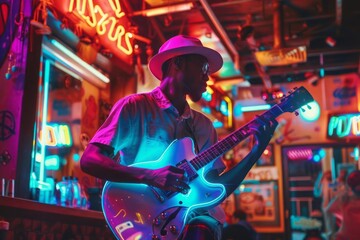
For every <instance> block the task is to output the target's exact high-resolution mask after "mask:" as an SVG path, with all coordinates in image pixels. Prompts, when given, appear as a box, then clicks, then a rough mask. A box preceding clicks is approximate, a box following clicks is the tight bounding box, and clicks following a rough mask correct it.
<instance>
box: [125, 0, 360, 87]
mask: <svg viewBox="0 0 360 240" xmlns="http://www.w3.org/2000/svg"><path fill="white" fill-rule="evenodd" d="M123 4H124V8H126V10H127V11H128V13H129V16H130V19H131V21H132V22H133V23H134V25H135V26H137V35H138V36H139V37H138V38H137V39H138V40H137V43H138V44H139V45H140V46H142V45H144V46H146V45H149V43H150V45H151V47H152V49H153V50H154V52H157V50H158V48H159V47H160V45H161V44H162V43H163V42H164V41H165V40H166V39H168V38H170V37H172V36H174V35H177V34H186V35H192V36H196V37H199V38H200V39H201V40H202V41H203V42H204V43H205V44H206V45H207V46H210V47H212V48H215V49H216V50H218V51H219V52H220V53H221V54H222V55H223V58H224V61H225V64H224V67H223V69H222V71H221V72H219V73H218V74H215V75H214V76H213V77H214V79H215V82H216V83H220V84H221V85H223V86H230V87H233V86H237V85H241V84H243V83H247V84H249V85H251V86H255V85H259V86H264V87H265V88H271V87H272V86H273V85H274V84H279V83H285V82H294V81H304V80H305V79H308V78H309V77H312V76H317V77H321V76H324V75H333V74H341V73H346V72H359V65H360V64H359V58H360V24H359V23H360V8H359V7H357V6H358V5H359V4H358V3H357V0H346V1H342V0H328V1H327V0H282V1H280V0H196V1H186V0H127V1H126V2H124V3H123ZM179 4H190V5H191V6H192V7H191V9H190V10H186V11H179V12H174V11H173V9H174V8H175V5H179ZM164 6H165V7H166V9H165V10H166V11H165V13H164V14H161V15H156V16H146V14H148V13H149V10H150V9H153V8H159V7H164ZM296 51H297V52H296ZM144 52H145V51H144ZM259 52H262V53H260V54H263V55H264V56H265V57H266V58H267V59H266V60H267V61H268V62H267V65H261V64H260V63H261V62H259V58H257V57H256V55H257V54H259ZM289 54H290V55H289ZM144 55H145V53H144ZM284 56H285V57H284ZM280 57H281V58H282V61H280V62H279V61H278V60H279V58H280ZM146 59H147V58H146V57H144V58H143V61H145V62H146V61H147V60H146Z"/></svg>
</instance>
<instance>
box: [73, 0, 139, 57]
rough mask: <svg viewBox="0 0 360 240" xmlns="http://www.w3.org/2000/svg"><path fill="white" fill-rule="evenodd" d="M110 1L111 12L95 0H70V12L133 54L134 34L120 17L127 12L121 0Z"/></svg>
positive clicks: (124, 51) (99, 33)
mask: <svg viewBox="0 0 360 240" xmlns="http://www.w3.org/2000/svg"><path fill="white" fill-rule="evenodd" d="M108 2H109V6H110V8H111V10H112V12H111V13H109V12H106V11H104V9H103V8H102V7H101V6H99V5H98V4H94V0H70V2H69V6H68V12H69V13H74V14H76V15H78V16H80V17H81V19H83V20H84V21H85V22H86V24H88V25H89V26H90V27H91V28H94V29H95V30H96V33H97V34H98V35H99V36H106V38H107V39H108V40H109V41H110V42H113V43H115V45H116V47H117V48H118V49H119V50H120V51H121V52H123V53H124V54H126V55H131V54H132V53H133V47H132V44H131V41H130V40H131V37H132V34H131V33H130V32H127V31H126V29H125V27H124V26H123V25H121V24H120V23H119V19H121V18H122V17H124V16H125V15H126V14H125V13H124V12H123V11H122V9H121V4H120V2H119V0H108ZM75 10H76V13H75ZM112 13H114V14H112Z"/></svg>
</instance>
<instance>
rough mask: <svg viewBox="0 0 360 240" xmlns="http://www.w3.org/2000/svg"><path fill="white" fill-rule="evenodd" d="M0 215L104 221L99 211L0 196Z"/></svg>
mask: <svg viewBox="0 0 360 240" xmlns="http://www.w3.org/2000/svg"><path fill="white" fill-rule="evenodd" d="M0 209H1V210H0V215H3V214H6V212H9V211H10V212H12V213H15V212H14V210H15V211H16V214H17V215H19V214H26V213H31V215H32V214H34V213H36V214H37V215H39V216H43V215H51V216H52V217H54V216H57V217H66V218H69V217H70V218H76V219H78V220H79V219H81V218H83V219H87V220H90V219H91V220H95V221H101V222H103V221H105V219H104V215H103V213H102V212H100V211H93V210H86V209H79V208H69V207H61V206H56V205H50V204H44V203H40V202H37V201H32V200H28V199H21V198H11V197H0Z"/></svg>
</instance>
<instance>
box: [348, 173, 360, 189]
mask: <svg viewBox="0 0 360 240" xmlns="http://www.w3.org/2000/svg"><path fill="white" fill-rule="evenodd" d="M346 182H347V184H348V186H349V187H350V188H351V189H355V188H356V187H358V186H359V185H360V171H359V170H356V171H353V172H351V173H350V174H349V175H348V177H347V180H346Z"/></svg>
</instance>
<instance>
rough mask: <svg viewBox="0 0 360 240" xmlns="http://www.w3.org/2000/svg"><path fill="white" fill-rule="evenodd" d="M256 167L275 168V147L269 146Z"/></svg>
mask: <svg viewBox="0 0 360 240" xmlns="http://www.w3.org/2000/svg"><path fill="white" fill-rule="evenodd" d="M255 165H256V166H259V167H260V166H274V165H275V162H274V145H273V144H269V145H268V146H267V147H266V149H265V150H264V152H263V154H262V155H261V157H260V158H259V160H258V161H257V162H256V164H255Z"/></svg>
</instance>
